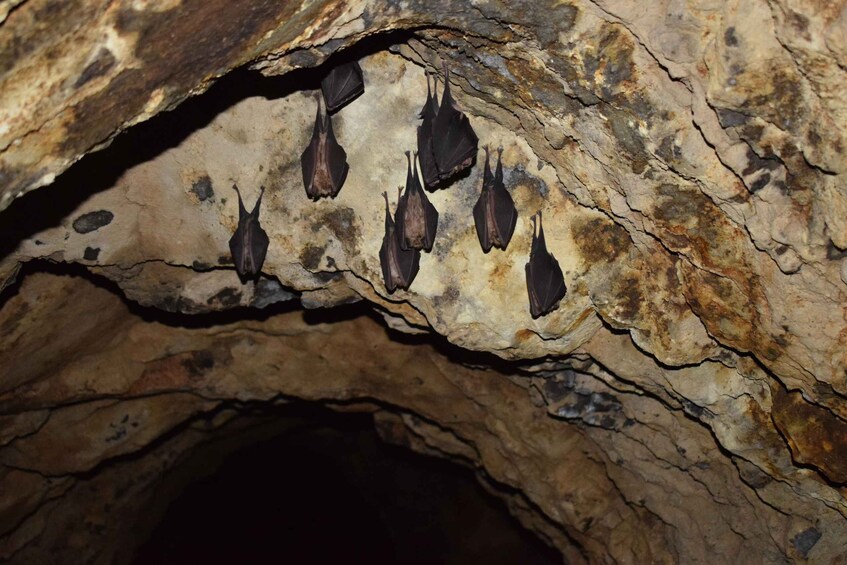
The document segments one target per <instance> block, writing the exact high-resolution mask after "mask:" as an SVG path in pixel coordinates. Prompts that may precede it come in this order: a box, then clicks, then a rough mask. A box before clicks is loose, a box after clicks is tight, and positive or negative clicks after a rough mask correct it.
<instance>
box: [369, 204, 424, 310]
mask: <svg viewBox="0 0 847 565" xmlns="http://www.w3.org/2000/svg"><path fill="white" fill-rule="evenodd" d="M397 192H398V198H399V194H400V191H399V190H398V191H397ZM382 196H383V197H384V198H385V235H384V236H383V238H382V247H380V249H379V262H380V265H381V266H382V278H383V280H384V281H385V288H386V290H388V293H389V294H394V291H395V290H397V289H398V288H402V289H403V290H408V289H409V287H410V286H411V285H412V281H414V280H415V277H416V276H417V274H418V269H419V268H420V259H421V252H420V251H418V250H417V249H403V248H402V247H401V245H400V239H399V237H398V232H397V230H396V229H395V222H394V220H393V219H392V218H391V213H390V212H389V210H388V194H387V193H385V192H383V193H382Z"/></svg>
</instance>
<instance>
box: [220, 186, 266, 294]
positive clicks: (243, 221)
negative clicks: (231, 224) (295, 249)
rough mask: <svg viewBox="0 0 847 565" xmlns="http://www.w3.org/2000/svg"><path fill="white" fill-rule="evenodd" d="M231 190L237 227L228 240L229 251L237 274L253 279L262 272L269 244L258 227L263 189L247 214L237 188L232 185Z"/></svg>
mask: <svg viewBox="0 0 847 565" xmlns="http://www.w3.org/2000/svg"><path fill="white" fill-rule="evenodd" d="M232 188H234V189H235V192H236V194H238V227H237V228H235V233H234V234H233V235H232V237H231V238H230V240H229V251H230V253H232V260H233V262H234V263H235V269H236V270H237V271H238V274H239V275H241V277H244V278H250V277H255V276H256V275H257V274H258V273H259V272H260V271H261V270H262V264H263V263H264V262H265V255H266V254H267V252H268V244H269V243H270V240H269V239H268V234H267V233H265V230H263V229H262V226H260V225H259V206H261V204H262V195H263V194H264V193H265V187H262V191H261V192H260V193H259V198H258V199H257V200H256V205H255V206H254V207H253V211H252V212H250V213H249V214H248V213H247V210H246V209H245V208H244V203H243V202H242V200H241V193H240V192H239V191H238V187H237V186H236V185H232Z"/></svg>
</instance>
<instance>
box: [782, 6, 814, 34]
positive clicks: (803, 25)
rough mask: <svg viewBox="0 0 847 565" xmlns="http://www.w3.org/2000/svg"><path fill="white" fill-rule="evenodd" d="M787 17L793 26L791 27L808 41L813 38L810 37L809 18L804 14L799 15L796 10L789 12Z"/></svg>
mask: <svg viewBox="0 0 847 565" xmlns="http://www.w3.org/2000/svg"><path fill="white" fill-rule="evenodd" d="M786 16H787V18H786V19H787V20H788V23H789V24H790V25H791V27H793V28H794V29H795V30H797V31H798V32H799V33H800V35H802V36H803V38H804V39H805V40H806V41H810V40H811V36H810V35H809V18H807V17H806V16H804V15H803V14H798V13H797V12H795V11H794V10H788V13H787V14H786Z"/></svg>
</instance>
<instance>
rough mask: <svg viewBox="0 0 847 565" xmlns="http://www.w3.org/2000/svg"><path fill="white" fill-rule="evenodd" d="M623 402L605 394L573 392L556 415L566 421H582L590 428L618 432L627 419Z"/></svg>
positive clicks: (558, 407)
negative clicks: (624, 414) (594, 427)
mask: <svg viewBox="0 0 847 565" xmlns="http://www.w3.org/2000/svg"><path fill="white" fill-rule="evenodd" d="M622 412H623V405H621V402H620V401H619V400H618V399H617V398H615V397H614V396H612V395H611V394H608V393H605V392H591V393H588V392H580V391H573V392H572V393H571V394H569V395H568V396H567V398H566V399H565V401H564V402H562V403H560V404H559V405H558V406H557V407H556V409H555V411H554V415H555V416H557V417H559V418H564V419H566V420H581V421H583V422H585V423H586V424H588V425H589V426H596V427H599V428H603V429H607V430H616V429H619V428H620V427H621V425H622V424H623V421H624V420H625V419H626V418H625V417H624V416H623V414H622Z"/></svg>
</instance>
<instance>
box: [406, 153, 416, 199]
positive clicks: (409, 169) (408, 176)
mask: <svg viewBox="0 0 847 565" xmlns="http://www.w3.org/2000/svg"><path fill="white" fill-rule="evenodd" d="M415 155H416V156H417V152H416V153H415ZM415 176H417V171H415ZM413 183H414V178H413V177H412V154H411V152H410V151H406V193H407V194H408V192H409V189H410V188H411V187H412V186H413Z"/></svg>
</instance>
